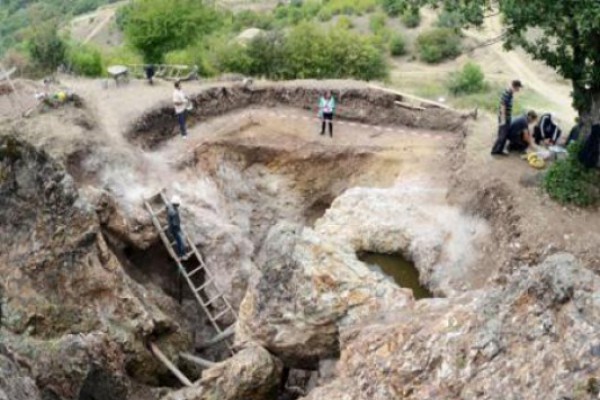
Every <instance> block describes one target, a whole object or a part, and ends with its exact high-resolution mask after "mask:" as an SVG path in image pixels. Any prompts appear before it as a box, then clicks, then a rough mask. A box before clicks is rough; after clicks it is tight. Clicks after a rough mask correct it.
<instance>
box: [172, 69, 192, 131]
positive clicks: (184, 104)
mask: <svg viewBox="0 0 600 400" xmlns="http://www.w3.org/2000/svg"><path fill="white" fill-rule="evenodd" d="M189 103H190V100H189V99H188V97H187V96H186V95H185V93H184V92H183V90H181V82H179V81H177V82H175V91H174V92H173V105H174V106H175V115H176V116H177V121H178V122H179V129H180V132H181V136H183V137H184V138H185V137H187V129H186V126H185V117H186V112H187V109H188V106H189Z"/></svg>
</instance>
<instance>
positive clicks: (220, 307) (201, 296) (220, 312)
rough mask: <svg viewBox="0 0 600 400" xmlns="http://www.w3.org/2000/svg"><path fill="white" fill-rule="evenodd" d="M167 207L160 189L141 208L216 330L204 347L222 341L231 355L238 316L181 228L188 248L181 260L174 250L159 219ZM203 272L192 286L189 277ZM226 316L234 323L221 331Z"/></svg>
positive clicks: (172, 242) (173, 243) (192, 242)
mask: <svg viewBox="0 0 600 400" xmlns="http://www.w3.org/2000/svg"><path fill="white" fill-rule="evenodd" d="M156 200H158V201H159V203H160V204H161V207H160V209H159V210H155V209H154V208H153V207H152V203H155V202H156ZM168 204H169V201H168V200H167V198H166V196H165V193H164V191H163V190H161V191H160V192H159V193H158V194H156V195H154V196H152V197H150V198H148V199H144V205H145V206H146V209H147V210H148V212H149V213H150V216H151V218H152V224H153V225H154V228H155V229H156V230H157V231H158V234H159V236H160V238H161V240H162V242H163V244H164V246H165V248H166V249H167V251H168V252H169V255H170V256H171V258H172V259H173V260H174V261H175V263H176V264H177V269H178V271H179V273H180V274H181V275H182V276H183V278H184V279H185V281H186V282H187V284H188V286H189V288H190V290H191V291H192V294H193V295H194V298H195V299H196V301H197V302H198V304H199V305H200V308H202V310H203V311H204V313H205V314H206V316H207V317H208V319H209V321H210V323H211V324H212V326H213V327H214V328H215V330H216V331H217V335H216V336H215V337H214V338H213V339H211V340H209V341H208V342H207V345H206V346H204V347H207V346H210V345H214V344H216V343H218V342H221V341H224V342H225V343H226V345H227V348H228V350H229V352H230V353H231V354H233V353H234V350H233V344H232V343H231V339H230V338H231V336H233V332H234V329H235V323H236V321H237V313H236V312H235V310H234V309H233V307H232V306H231V304H230V303H229V301H228V300H227V299H226V298H225V295H224V293H223V291H221V290H220V289H219V287H218V286H217V284H216V281H215V276H214V274H213V273H212V272H211V271H210V270H209V269H208V268H207V266H206V264H205V263H204V259H203V257H202V255H201V254H200V252H199V251H198V248H197V247H196V245H195V244H194V241H193V240H190V237H189V235H188V234H187V232H186V231H185V229H183V227H182V228H181V232H182V235H183V239H184V245H185V246H186V248H187V249H188V253H187V254H186V255H185V256H184V257H182V258H180V257H179V256H178V255H177V252H176V251H175V247H174V246H175V241H174V240H173V241H171V239H170V238H169V236H168V235H167V232H168V231H169V225H168V223H166V222H165V223H164V225H163V224H162V223H161V220H160V218H159V217H160V216H161V214H163V213H164V214H165V215H166V210H167V205H168ZM165 220H166V218H165ZM185 260H194V261H196V263H194V264H196V265H195V266H194V267H190V268H191V271H190V270H188V268H186V266H185V265H184V264H183V263H182V261H185ZM202 273H203V274H204V281H203V282H201V283H200V284H196V283H194V279H192V278H194V277H196V276H198V277H201V276H202ZM207 289H212V290H207ZM211 292H212V293H218V294H216V295H214V296H212V297H211V296H209V295H208V293H211ZM227 316H229V317H230V318H233V323H232V324H231V325H230V326H229V327H226V328H222V327H221V324H219V322H220V321H222V320H223V318H224V317H227Z"/></svg>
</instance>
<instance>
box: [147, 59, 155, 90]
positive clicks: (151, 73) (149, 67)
mask: <svg viewBox="0 0 600 400" xmlns="http://www.w3.org/2000/svg"><path fill="white" fill-rule="evenodd" d="M144 70H145V71H146V79H148V83H149V84H151V85H154V74H155V72H156V69H155V68H154V64H148V65H145V66H144Z"/></svg>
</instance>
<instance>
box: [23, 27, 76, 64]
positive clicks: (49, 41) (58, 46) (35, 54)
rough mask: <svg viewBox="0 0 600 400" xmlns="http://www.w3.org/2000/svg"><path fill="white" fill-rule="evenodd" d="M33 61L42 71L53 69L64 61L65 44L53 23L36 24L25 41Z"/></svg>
mask: <svg viewBox="0 0 600 400" xmlns="http://www.w3.org/2000/svg"><path fill="white" fill-rule="evenodd" d="M27 50H28V51H29V55H30V57H31V60H32V61H33V63H34V64H35V65H36V66H37V67H38V68H40V69H41V70H42V71H44V72H48V71H53V70H55V69H56V67H58V66H59V65H60V64H62V63H63V62H64V61H65V57H66V52H67V45H66V43H65V41H64V40H63V39H62V38H61V37H60V36H58V29H57V26H56V24H55V23H47V24H42V25H41V26H36V27H35V28H34V30H33V32H32V34H31V37H30V38H29V40H28V42H27Z"/></svg>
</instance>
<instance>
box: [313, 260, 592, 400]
mask: <svg viewBox="0 0 600 400" xmlns="http://www.w3.org/2000/svg"><path fill="white" fill-rule="evenodd" d="M599 287H600V278H598V277H597V276H595V275H594V274H592V273H591V272H590V271H588V270H586V269H584V268H582V267H581V266H580V265H578V264H577V262H576V261H575V259H574V258H573V257H572V256H570V255H566V254H561V255H556V256H552V257H550V258H548V259H547V260H546V261H545V262H544V263H543V264H541V265H539V266H537V267H534V268H533V269H529V268H523V269H522V270H521V271H520V273H519V274H517V275H515V276H514V277H512V278H511V279H510V280H509V281H508V283H507V284H506V286H505V287H503V288H494V289H491V290H490V291H488V293H483V292H471V293H467V294H465V295H463V296H461V297H458V298H454V299H436V300H424V301H420V302H417V303H416V304H415V306H414V307H411V308H408V307H407V308H406V309H405V310H404V312H403V313H402V314H398V315H396V317H397V320H396V321H395V322H392V323H386V324H383V323H382V324H374V325H372V326H369V327H366V328H362V329H351V330H348V331H344V332H342V356H341V359H340V361H339V364H338V374H339V377H338V379H337V380H336V381H335V382H333V383H331V384H329V385H327V386H324V387H321V388H317V389H315V390H314V391H312V392H311V393H310V394H309V396H307V397H306V399H307V400H318V399H325V398H326V399H328V400H341V399H344V400H345V399H373V400H384V399H386V400H387V399H398V398H403V399H415V400H416V399H430V398H432V399H433V398H435V399H473V398H480V399H532V400H533V399H543V398H551V399H595V398H597V396H598V392H599V390H598V389H599V388H598V385H597V379H598V374H599V373H600V371H599V366H600V329H598V327H600V294H599V292H598V288H599Z"/></svg>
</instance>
